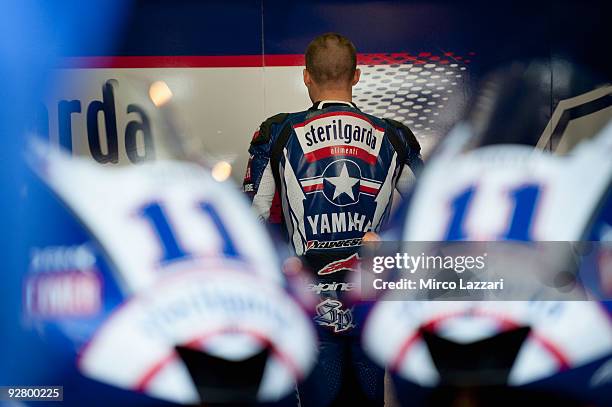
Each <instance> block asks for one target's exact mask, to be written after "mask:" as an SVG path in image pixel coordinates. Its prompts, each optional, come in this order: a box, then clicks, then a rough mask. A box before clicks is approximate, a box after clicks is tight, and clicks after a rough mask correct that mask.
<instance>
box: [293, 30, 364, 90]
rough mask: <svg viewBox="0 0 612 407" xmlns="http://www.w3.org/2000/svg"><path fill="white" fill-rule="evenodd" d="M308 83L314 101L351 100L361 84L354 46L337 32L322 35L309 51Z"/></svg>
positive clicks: (305, 80) (307, 64)
mask: <svg viewBox="0 0 612 407" xmlns="http://www.w3.org/2000/svg"><path fill="white" fill-rule="evenodd" d="M305 56H306V69H304V84H305V85H306V87H307V88H308V94H309V95H310V99H312V101H313V102H314V101H316V100H321V99H346V98H347V97H348V99H349V100H350V97H351V94H352V87H353V86H354V85H355V84H356V83H357V82H358V81H359V75H360V71H359V69H357V52H356V51H355V46H354V45H353V43H352V42H351V41H350V40H349V39H348V38H346V37H344V36H343V35H340V34H337V33H327V34H322V35H320V36H318V37H317V38H315V39H314V40H312V41H311V42H310V44H308V47H307V48H306V55H305Z"/></svg>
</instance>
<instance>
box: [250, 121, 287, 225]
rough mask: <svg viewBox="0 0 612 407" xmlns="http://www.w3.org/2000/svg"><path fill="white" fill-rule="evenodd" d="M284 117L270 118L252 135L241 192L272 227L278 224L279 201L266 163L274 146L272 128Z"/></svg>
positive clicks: (270, 169)
mask: <svg viewBox="0 0 612 407" xmlns="http://www.w3.org/2000/svg"><path fill="white" fill-rule="evenodd" d="M286 117H287V114H285V113H281V114H278V115H276V116H272V117H270V118H269V119H267V120H266V121H264V122H263V123H262V124H261V126H260V127H259V130H257V131H256V132H255V134H254V135H253V139H252V140H251V146H250V147H249V154H250V157H249V163H248V165H247V170H246V174H245V177H244V182H243V189H244V192H246V194H247V196H248V197H249V199H250V200H251V202H252V206H253V208H254V209H255V212H256V213H257V215H258V216H259V218H260V219H262V220H264V221H266V222H269V223H272V224H280V223H281V207H280V197H279V194H278V190H277V189H276V183H275V181H274V175H273V173H272V167H271V162H270V155H271V152H272V145H273V143H274V137H273V126H274V125H277V124H279V123H282V122H283V121H284V120H285V118H286Z"/></svg>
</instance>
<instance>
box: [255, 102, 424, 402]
mask: <svg viewBox="0 0 612 407" xmlns="http://www.w3.org/2000/svg"><path fill="white" fill-rule="evenodd" d="M249 153H250V159H249V164H248V167H247V172H246V176H245V180H244V190H245V192H246V193H247V194H248V195H249V197H250V198H251V200H252V205H253V207H254V209H255V210H256V212H257V214H258V215H259V217H260V218H261V219H263V220H264V221H266V222H268V223H270V224H272V225H277V226H280V229H281V230H282V232H283V233H284V234H285V235H286V237H287V239H288V241H289V242H290V244H291V245H292V247H293V249H294V251H295V254H296V255H297V256H300V257H301V258H302V259H303V261H304V262H305V263H306V265H307V266H308V267H309V268H310V269H311V270H312V271H313V273H315V278H316V284H313V285H312V287H311V288H312V289H313V290H314V291H315V292H316V294H318V295H320V296H321V299H320V303H319V304H318V305H317V307H316V315H315V322H316V323H317V324H318V326H319V329H320V330H321V332H320V340H321V342H322V346H321V349H320V351H321V353H320V358H321V359H326V362H327V366H328V369H327V371H326V370H321V371H317V370H318V369H317V368H315V372H314V374H313V375H312V376H314V377H317V376H323V377H319V379H318V380H319V382H318V384H319V385H318V386H317V384H316V383H311V384H313V386H310V389H309V390H308V391H302V390H303V389H300V390H301V391H300V396H301V399H302V404H305V405H308V404H310V403H309V400H312V402H313V403H314V404H319V405H322V404H328V403H326V401H331V400H332V399H333V398H334V397H336V395H337V393H338V392H339V387H340V382H341V377H340V376H338V377H340V378H337V380H331V378H330V380H326V379H325V376H330V373H331V372H330V371H329V367H330V366H334V365H335V366H338V369H337V370H338V372H340V371H341V370H342V369H341V368H340V366H343V365H345V364H346V362H345V361H346V360H347V358H350V359H353V363H354V364H355V365H356V366H359V369H360V371H357V372H356V373H357V376H358V379H359V380H360V381H361V385H362V388H364V387H365V389H366V391H365V392H366V394H367V395H368V396H369V397H370V398H374V399H377V400H378V401H379V403H378V404H381V403H382V377H383V372H382V371H381V370H379V369H378V368H375V367H374V366H373V365H372V366H369V364H368V363H365V362H364V361H363V360H361V361H355V360H354V359H355V358H358V357H362V358H363V356H362V355H361V356H358V355H356V354H355V352H354V351H353V352H351V349H352V348H356V346H351V345H350V343H349V342H351V341H353V342H354V343H358V342H357V335H356V333H355V329H354V328H355V325H356V323H355V318H354V315H353V312H352V310H351V308H350V307H347V306H346V303H347V300H346V298H345V297H346V294H347V292H348V291H350V290H351V289H353V288H354V283H351V282H350V281H349V278H348V277H349V276H348V273H352V272H353V270H354V269H355V267H356V264H357V262H358V260H359V254H358V252H359V248H360V246H361V242H362V239H363V236H364V234H365V233H366V232H368V231H373V232H377V231H379V230H380V228H381V227H382V226H383V225H384V224H385V221H386V220H387V219H388V217H389V215H390V212H391V207H392V205H393V203H394V201H396V200H397V199H398V198H399V193H398V190H401V189H402V184H408V183H410V182H411V181H412V179H413V178H414V174H415V172H417V171H418V169H419V168H420V166H421V165H422V161H421V158H420V146H419V143H418V141H417V140H416V138H415V136H414V135H413V134H412V132H411V131H410V129H408V128H407V127H406V126H404V125H402V124H401V123H399V122H396V121H393V120H389V119H385V120H383V119H379V118H377V117H374V116H372V115H369V114H366V113H364V112H362V111H361V110H359V109H358V108H357V106H355V105H354V104H353V103H349V102H340V101H322V102H316V103H315V104H314V105H313V106H312V107H311V108H310V109H308V110H307V111H303V112H298V113H290V114H287V113H281V114H278V115H276V116H273V117H271V118H269V119H267V120H266V121H264V122H263V123H262V124H261V126H260V128H259V130H258V131H257V132H255V135H254V136H253V140H252V141H251V146H250V149H249ZM351 336H352V337H354V338H355V339H350V338H347V337H351ZM346 341H348V342H346ZM326 342H327V344H328V345H334V346H326ZM341 342H342V343H345V342H346V343H347V345H340V343H341ZM354 343H353V344H354ZM326 349H329V352H326V351H325V350H326ZM349 354H352V356H351V355H349ZM330 361H331V362H330ZM361 362H364V363H361ZM369 367H371V368H372V369H375V370H372V371H371V372H367V370H368V368H369ZM345 370H346V369H345ZM338 375H340V373H338ZM362 377H365V378H366V379H365V380H366V381H369V383H364V382H363V380H362ZM308 382H309V381H307V382H306V385H305V386H306V387H309V383H308ZM321 382H324V383H321ZM372 382H375V383H372ZM367 389H369V390H367ZM319 395H320V396H319ZM317 397H319V398H318V399H317ZM321 397H323V399H322V398H321Z"/></svg>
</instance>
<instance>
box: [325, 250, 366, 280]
mask: <svg viewBox="0 0 612 407" xmlns="http://www.w3.org/2000/svg"><path fill="white" fill-rule="evenodd" d="M359 260H361V259H360V258H359V254H357V253H355V254H353V255H351V256H349V257H347V258H345V259H340V260H336V261H333V262H331V263H329V264H327V265H325V267H323V268H322V269H321V270H319V272H318V273H317V274H318V275H320V276H325V275H327V274H332V273H335V272H337V271H340V270H348V271H357V270H358V267H359Z"/></svg>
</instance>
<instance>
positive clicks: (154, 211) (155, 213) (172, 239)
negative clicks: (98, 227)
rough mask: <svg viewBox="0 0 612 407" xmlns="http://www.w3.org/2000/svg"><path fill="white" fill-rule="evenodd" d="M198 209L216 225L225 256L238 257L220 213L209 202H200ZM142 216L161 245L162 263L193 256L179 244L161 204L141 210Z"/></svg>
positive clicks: (151, 205)
mask: <svg viewBox="0 0 612 407" xmlns="http://www.w3.org/2000/svg"><path fill="white" fill-rule="evenodd" d="M198 208H199V209H200V210H201V211H202V212H203V214H205V215H207V216H208V217H209V218H210V220H211V221H212V222H213V224H214V225H215V228H216V229H217V233H218V234H219V237H220V238H221V240H222V241H223V247H222V249H221V250H222V252H223V254H224V255H226V256H228V257H237V256H238V252H237V251H236V247H235V246H234V243H233V241H232V239H231V236H230V234H229V232H228V231H227V229H226V228H225V225H224V224H223V221H222V220H221V217H220V216H219V213H218V212H217V210H216V209H215V207H214V206H213V205H211V204H210V203H208V202H200V203H199V204H198ZM140 215H142V216H143V217H144V218H145V219H147V220H148V221H149V223H150V224H151V226H152V227H153V229H154V230H155V233H156V234H157V237H158V238H159V241H160V243H161V246H162V249H163V254H162V258H161V259H160V262H161V263H167V262H170V261H174V260H177V259H180V258H184V257H189V256H191V254H190V253H188V252H187V251H186V250H185V249H184V248H183V247H181V244H180V243H179V241H178V239H177V237H176V234H175V232H174V230H173V228H172V226H171V225H170V222H169V221H168V216H167V214H166V212H165V210H164V208H163V207H162V206H161V205H160V204H159V202H152V203H149V204H148V205H145V206H144V207H143V208H142V209H141V210H140Z"/></svg>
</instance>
